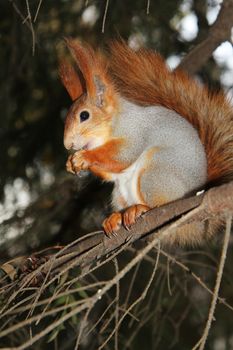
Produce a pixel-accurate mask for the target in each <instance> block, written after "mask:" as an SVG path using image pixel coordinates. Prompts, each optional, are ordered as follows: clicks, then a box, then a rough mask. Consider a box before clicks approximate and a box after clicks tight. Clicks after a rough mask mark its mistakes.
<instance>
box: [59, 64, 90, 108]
mask: <svg viewBox="0 0 233 350" xmlns="http://www.w3.org/2000/svg"><path fill="white" fill-rule="evenodd" d="M59 75H60V78H61V81H62V83H63V85H64V87H65V88H66V90H67V92H68V94H69V95H70V97H71V99H72V101H74V100H76V99H77V98H79V97H80V96H81V95H82V94H83V92H84V88H83V86H82V82H81V79H80V77H79V75H78V73H77V72H76V71H75V69H74V68H73V66H72V65H71V64H70V63H69V62H68V61H66V60H64V59H63V60H60V62H59Z"/></svg>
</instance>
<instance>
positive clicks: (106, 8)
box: [102, 0, 109, 33]
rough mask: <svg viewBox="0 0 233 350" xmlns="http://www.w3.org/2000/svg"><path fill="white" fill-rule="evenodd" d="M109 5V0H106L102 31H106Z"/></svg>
mask: <svg viewBox="0 0 233 350" xmlns="http://www.w3.org/2000/svg"><path fill="white" fill-rule="evenodd" d="M108 5H109V0H106V4H105V9H104V17H103V22H102V33H104V30H105V22H106V18H107V12H108Z"/></svg>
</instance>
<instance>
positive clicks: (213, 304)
mask: <svg viewBox="0 0 233 350" xmlns="http://www.w3.org/2000/svg"><path fill="white" fill-rule="evenodd" d="M231 222H232V215H228V216H227V218H226V229H225V235H224V241H223V247H222V253H221V258H220V262H219V268H218V272H217V278H216V282H215V287H214V293H213V298H212V301H211V305H210V311H209V315H208V320H207V323H206V326H205V329H204V332H203V335H202V337H201V339H200V340H199V342H198V343H197V344H196V345H195V346H194V347H193V348H192V350H196V349H197V348H198V347H199V350H203V349H204V347H205V343H206V340H207V337H208V335H209V332H210V327H211V324H212V321H213V318H214V312H215V309H216V304H217V300H218V294H219V288H220V284H221V281H222V275H223V269H224V265H225V261H226V255H227V248H228V245H229V240H230V234H231Z"/></svg>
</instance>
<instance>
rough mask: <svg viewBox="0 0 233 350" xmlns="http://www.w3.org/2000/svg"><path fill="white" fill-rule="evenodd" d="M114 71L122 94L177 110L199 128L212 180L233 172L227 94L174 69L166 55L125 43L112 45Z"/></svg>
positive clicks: (232, 129) (230, 110)
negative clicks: (213, 90)
mask: <svg viewBox="0 0 233 350" xmlns="http://www.w3.org/2000/svg"><path fill="white" fill-rule="evenodd" d="M110 49H111V53H110V59H109V60H110V71H111V74H112V76H113V77H114V83H115V86H116V88H117V89H118V90H119V91H120V92H121V95H122V96H125V97H126V98H127V99H129V100H131V101H133V102H134V103H136V104H139V105H144V106H151V105H160V106H164V107H167V108H169V109H171V110H174V111H176V112H177V113H178V114H180V115H181V116H182V117H184V118H185V119H187V120H188V121H189V122H190V123H191V124H192V125H193V126H194V127H195V128H196V129H197V131H198V133H199V136H200V139H201V141H202V143H203V145H204V147H205V149H206V154H207V161H208V181H209V182H219V181H221V182H223V181H226V180H229V179H232V177H233V176H232V175H233V108H232V106H231V105H230V103H229V101H228V100H227V98H226V97H225V96H224V95H223V93H211V92H210V91H208V90H207V88H205V87H202V86H200V84H198V83H197V82H196V81H194V80H193V79H191V78H189V77H188V75H187V74H186V73H184V72H181V71H179V70H176V71H174V72H171V71H170V70H169V69H168V67H167V66H166V64H165V62H164V60H163V59H162V57H161V56H160V55H159V54H157V53H154V52H152V51H150V50H145V49H141V50H139V51H138V52H135V51H133V50H132V49H130V48H129V47H128V46H127V45H126V44H124V43H123V42H114V43H112V44H111V45H110Z"/></svg>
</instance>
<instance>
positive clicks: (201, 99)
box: [59, 38, 233, 245]
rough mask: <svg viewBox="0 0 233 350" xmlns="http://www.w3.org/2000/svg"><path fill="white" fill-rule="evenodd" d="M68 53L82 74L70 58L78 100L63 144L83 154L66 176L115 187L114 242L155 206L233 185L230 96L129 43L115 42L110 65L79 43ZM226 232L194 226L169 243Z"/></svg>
mask: <svg viewBox="0 0 233 350" xmlns="http://www.w3.org/2000/svg"><path fill="white" fill-rule="evenodd" d="M66 44H67V47H68V49H69V50H70V52H71V54H72V56H73V58H74V60H75V63H76V65H77V67H76V68H77V69H75V68H74V67H73V65H72V64H70V63H69V62H68V61H67V60H65V59H63V60H61V61H60V66H59V73H60V78H61V80H62V83H63V85H64V86H65V88H66V90H67V92H68V93H69V95H70V97H71V99H72V101H73V104H72V105H71V108H70V109H69V111H68V114H67V117H66V121H65V129H64V145H65V148H66V149H67V150H73V151H75V152H74V153H73V154H71V155H70V156H69V157H68V160H67V163H66V168H67V171H69V172H71V173H73V174H79V173H80V172H81V171H83V170H90V171H91V172H92V173H94V174H95V175H97V176H99V177H100V178H102V179H103V180H105V181H111V182H114V190H113V194H112V204H113V207H114V210H115V211H114V212H113V213H112V214H111V215H110V216H109V217H108V218H106V219H105V220H104V222H103V229H104V231H105V233H106V234H107V236H109V237H110V236H111V235H115V234H116V233H117V231H118V230H119V228H120V227H121V226H122V225H123V226H124V227H125V228H127V229H129V228H130V226H131V225H133V224H134V223H135V221H136V220H137V218H138V217H139V216H141V215H142V214H143V213H145V212H146V211H148V210H150V209H151V208H153V207H157V206H161V205H164V204H166V203H168V202H172V201H174V200H176V199H179V198H182V197H186V196H189V195H190V194H193V193H196V192H197V191H199V190H203V189H206V188H207V187H209V186H211V185H212V184H219V183H223V182H226V181H229V180H230V179H232V177H233V152H232V151H233V112H232V106H231V104H230V102H229V101H228V100H227V98H226V97H225V96H224V94H223V93H222V92H218V93H213V92H210V91H209V90H208V89H207V87H205V86H202V85H201V84H200V83H198V82H197V81H195V80H194V79H193V78H191V77H189V76H188V74H187V73H185V72H183V71H181V70H179V69H176V70H174V71H171V70H170V69H169V68H168V67H167V65H166V63H165V61H164V59H163V58H162V57H161V56H160V54H158V53H156V52H154V51H152V50H149V49H140V50H138V51H134V50H133V49H131V48H130V47H128V46H127V44H126V43H124V42H123V41H116V42H112V43H111V44H110V52H109V54H108V56H106V55H105V54H104V53H101V52H100V51H97V50H94V49H93V48H92V47H91V46H89V45H87V44H84V43H81V42H80V41H78V40H75V39H72V38H69V39H66ZM219 225H220V221H219V219H216V220H211V222H200V223H198V224H193V225H192V224H190V225H188V226H187V227H183V228H182V229H180V232H178V233H177V234H176V235H172V237H171V238H169V241H168V243H172V244H173V243H179V244H181V245H187V244H188V245H190V244H191V245H193V244H196V243H201V242H202V241H204V240H206V239H207V238H209V237H211V236H213V234H214V233H215V232H216V231H217V229H218V228H219Z"/></svg>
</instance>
